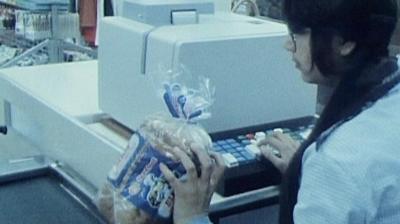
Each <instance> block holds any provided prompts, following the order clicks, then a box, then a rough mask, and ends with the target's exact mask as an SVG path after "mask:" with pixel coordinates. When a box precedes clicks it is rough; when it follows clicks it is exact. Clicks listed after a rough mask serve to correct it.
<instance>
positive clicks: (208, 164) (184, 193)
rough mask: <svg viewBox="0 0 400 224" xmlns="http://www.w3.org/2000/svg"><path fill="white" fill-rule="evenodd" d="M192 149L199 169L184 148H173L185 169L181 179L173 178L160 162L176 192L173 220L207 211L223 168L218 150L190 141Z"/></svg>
mask: <svg viewBox="0 0 400 224" xmlns="http://www.w3.org/2000/svg"><path fill="white" fill-rule="evenodd" d="M191 150H192V151H193V153H194V155H195V156H197V158H198V159H199V163H200V164H199V165H200V172H198V169H197V170H196V166H195V164H194V162H193V161H192V160H191V159H190V157H189V156H188V155H187V154H186V153H185V152H184V151H183V150H180V149H178V148H174V149H173V150H172V153H173V154H174V156H175V157H176V158H178V159H179V160H180V161H181V162H182V164H183V166H184V167H185V169H186V172H187V174H186V178H185V179H184V180H182V179H178V178H176V177H175V175H174V174H173V173H172V172H171V170H169V169H168V168H167V167H166V166H165V165H164V164H161V165H160V169H161V172H162V173H163V174H164V176H165V178H166V179H167V181H168V182H169V184H170V185H171V186H172V188H173V189H174V192H175V202H174V213H173V216H174V223H175V224H184V223H187V222H188V221H189V220H191V219H192V218H194V217H196V216H201V215H207V213H208V209H209V205H210V201H211V197H212V195H213V193H214V191H215V188H216V187H217V184H218V181H219V179H220V178H221V176H222V174H223V173H224V169H225V165H224V161H223V159H222V157H221V156H220V155H219V154H217V153H213V152H211V153H210V154H208V153H207V151H206V150H205V149H203V148H201V146H200V145H198V144H192V145H191ZM198 173H200V176H199V174H198Z"/></svg>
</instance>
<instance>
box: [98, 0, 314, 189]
mask: <svg viewBox="0 0 400 224" xmlns="http://www.w3.org/2000/svg"><path fill="white" fill-rule="evenodd" d="M123 9H124V10H123V13H122V16H121V17H109V18H105V19H104V20H102V21H101V23H100V27H99V30H100V32H99V44H100V47H99V52H98V55H99V58H98V60H99V63H98V66H99V67H98V70H99V82H98V84H99V106H100V108H101V110H102V111H104V112H105V113H107V114H109V115H110V116H111V117H112V118H113V119H115V120H116V121H118V122H119V123H121V124H122V125H124V126H126V127H128V128H130V129H132V130H135V129H137V128H138V127H139V125H140V123H141V122H142V121H143V120H144V119H145V117H146V116H147V115H149V114H154V113H156V112H162V111H164V112H166V111H167V107H166V106H165V105H164V102H163V101H162V100H161V98H160V96H159V95H158V89H157V87H156V85H155V84H154V80H155V79H156V78H155V77H157V75H159V74H158V73H160V72H163V71H167V70H176V69H178V68H179V67H181V66H184V67H185V69H186V70H188V71H190V74H191V76H192V77H201V76H205V77H207V78H209V79H210V82H211V83H212V85H213V86H215V88H216V91H215V103H214V104H213V105H212V107H211V114H212V116H211V118H210V119H207V120H205V121H202V122H201V125H202V126H203V127H204V128H205V129H206V130H207V131H208V132H209V133H210V134H211V137H212V139H213V141H214V143H213V147H214V150H215V151H217V152H220V153H222V155H223V157H224V159H225V162H226V164H227V167H228V169H227V171H226V174H225V177H224V181H223V184H221V187H220V188H219V192H220V193H221V194H223V195H232V194H236V193H240V192H245V191H248V190H253V189H257V188H260V187H262V186H268V185H275V184H278V183H279V181H280V175H279V173H278V171H277V170H276V169H275V168H274V167H273V166H272V164H270V163H268V162H266V161H260V160H261V159H262V158H261V157H260V156H259V152H257V149H256V148H254V145H252V144H251V141H254V140H256V137H257V136H265V135H268V134H269V133H270V132H271V131H272V130H274V129H277V128H278V129H279V130H282V131H283V132H286V133H289V134H291V135H292V136H293V137H294V138H296V139H298V140H299V141H302V139H304V137H305V136H306V134H307V133H308V132H309V130H310V129H311V127H312V123H313V114H314V112H315V103H316V89H315V87H312V86H310V85H307V84H305V83H303V81H302V80H301V75H300V74H299V72H298V71H296V70H295V68H294V67H295V66H294V65H293V62H292V61H291V60H290V55H289V53H288V52H286V51H285V50H284V49H283V45H284V42H285V41H286V39H287V32H288V31H287V28H286V26H285V25H284V24H281V23H279V22H276V21H268V20H261V19H257V18H252V17H247V16H241V15H236V14H233V13H227V12H225V13H224V12H215V11H214V8H213V4H212V3H211V2H207V1H199V0H186V1H178V0H174V1H157V0H151V1H149V0H146V1H145V0H126V1H124V5H123ZM160 68H162V70H160ZM193 80H196V79H195V78H192V79H191V80H190V81H191V82H195V81H193ZM190 81H189V82H190ZM185 84H186V85H195V83H185Z"/></svg>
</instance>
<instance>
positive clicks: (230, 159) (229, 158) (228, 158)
mask: <svg viewBox="0 0 400 224" xmlns="http://www.w3.org/2000/svg"><path fill="white" fill-rule="evenodd" d="M222 158H224V161H225V164H226V166H227V167H235V166H238V165H239V161H237V159H236V158H235V157H234V156H233V155H232V154H230V153H224V154H222Z"/></svg>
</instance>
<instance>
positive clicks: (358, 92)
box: [280, 0, 398, 224]
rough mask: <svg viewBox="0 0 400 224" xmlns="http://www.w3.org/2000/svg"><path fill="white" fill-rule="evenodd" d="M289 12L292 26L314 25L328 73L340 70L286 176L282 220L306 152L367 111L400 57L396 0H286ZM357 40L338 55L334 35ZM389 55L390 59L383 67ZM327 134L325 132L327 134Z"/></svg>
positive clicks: (287, 218) (318, 62)
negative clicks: (393, 56) (393, 51)
mask: <svg viewBox="0 0 400 224" xmlns="http://www.w3.org/2000/svg"><path fill="white" fill-rule="evenodd" d="M283 15H284V17H285V20H286V22H287V24H288V27H289V30H290V31H291V32H293V33H302V32H303V31H304V30H305V29H307V28H308V29H310V30H311V40H310V45H311V58H312V60H313V66H317V67H318V69H319V70H320V71H321V73H322V74H323V75H325V76H339V77H340V82H339V84H338V85H337V86H336V88H335V90H334V92H333V94H332V96H331V98H330V100H329V102H328V104H327V105H326V106H325V109H324V111H323V112H322V113H321V115H320V118H319V119H318V121H317V122H316V124H315V127H314V129H313V131H312V133H311V134H310V136H309V137H308V139H307V140H306V141H304V142H303V144H302V145H301V146H300V149H299V150H298V151H297V152H296V154H295V155H294V157H293V159H292V161H291V162H290V164H289V167H288V169H287V170H286V172H285V174H284V175H283V178H282V185H281V196H280V223H285V224H288V223H293V222H294V220H293V211H294V207H295V204H296V203H297V195H298V191H299V187H300V176H301V167H302V157H303V154H304V151H305V150H306V149H307V147H308V146H310V145H311V144H312V143H314V142H318V144H317V150H318V145H320V144H322V143H323V140H324V139H322V138H320V136H321V134H322V133H323V132H324V131H326V130H328V129H329V128H331V127H332V126H333V125H334V124H338V123H340V122H343V121H345V120H348V119H351V117H354V116H355V115H357V114H358V113H360V112H361V111H362V108H363V107H364V106H365V105H366V104H367V102H375V101H376V100H377V99H379V98H380V97H381V96H383V95H384V94H386V93H387V91H388V89H390V88H391V87H392V86H393V85H392V86H385V88H383V89H382V88H381V91H379V92H378V94H370V93H371V90H372V89H374V88H375V89H376V87H377V86H379V85H380V84H381V82H382V80H383V79H384V78H385V76H388V75H390V74H391V73H393V72H394V71H396V70H397V69H398V68H397V63H396V61H395V60H390V59H389V58H388V45H389V42H390V38H391V35H392V33H393V30H394V28H395V25H396V21H397V4H396V2H395V0H284V3H283ZM335 36H337V37H341V38H342V39H343V40H344V41H352V42H354V43H355V44H356V45H355V46H356V47H355V49H354V50H353V51H352V53H351V54H350V55H348V56H346V57H335V53H334V52H333V47H332V42H333V37H335ZM383 61H389V62H387V63H386V65H385V66H383V70H382V66H381V68H379V66H378V65H379V64H382V63H383ZM324 136H325V135H324Z"/></svg>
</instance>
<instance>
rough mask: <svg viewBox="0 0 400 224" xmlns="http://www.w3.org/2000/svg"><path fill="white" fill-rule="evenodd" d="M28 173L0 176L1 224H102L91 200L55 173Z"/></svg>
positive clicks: (40, 170) (39, 170) (37, 170)
mask: <svg viewBox="0 0 400 224" xmlns="http://www.w3.org/2000/svg"><path fill="white" fill-rule="evenodd" d="M27 170H28V169H20V171H19V172H15V173H14V174H13V173H7V174H4V172H3V175H0V223H1V224H26V223H29V224H47V223H49V224H53V223H57V224H64V223H65V224H71V223H73V224H80V223H82V224H98V223H105V222H104V221H103V220H102V218H101V216H100V215H99V213H98V212H97V210H96V208H95V206H94V205H93V203H92V201H91V199H90V198H87V197H86V196H85V195H84V194H82V193H81V192H80V191H79V190H78V189H76V188H75V187H74V186H73V185H72V184H70V182H69V181H68V180H66V179H64V178H63V175H61V174H60V173H58V172H57V170H56V169H54V168H53V167H51V166H48V167H47V168H46V167H45V166H43V167H40V166H38V167H37V168H35V169H32V170H31V171H29V170H28V171H27ZM0 171H1V170H0ZM1 173H2V172H0V174H1Z"/></svg>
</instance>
